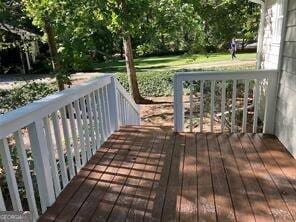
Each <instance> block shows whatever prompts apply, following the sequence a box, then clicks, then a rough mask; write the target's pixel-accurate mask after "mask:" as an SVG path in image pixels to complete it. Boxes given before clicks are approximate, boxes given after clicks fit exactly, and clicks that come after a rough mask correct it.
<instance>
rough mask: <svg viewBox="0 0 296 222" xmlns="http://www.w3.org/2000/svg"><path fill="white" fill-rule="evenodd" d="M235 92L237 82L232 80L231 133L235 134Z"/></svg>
mask: <svg viewBox="0 0 296 222" xmlns="http://www.w3.org/2000/svg"><path fill="white" fill-rule="evenodd" d="M236 91H237V81H236V80H233V86H232V108H231V132H232V133H234V132H235V130H236V129H235V114H236Z"/></svg>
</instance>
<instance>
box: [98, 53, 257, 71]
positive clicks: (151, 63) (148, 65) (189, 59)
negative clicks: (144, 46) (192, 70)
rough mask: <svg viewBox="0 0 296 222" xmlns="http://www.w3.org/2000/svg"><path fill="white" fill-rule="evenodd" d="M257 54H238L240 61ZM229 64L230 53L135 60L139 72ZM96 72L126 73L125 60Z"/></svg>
mask: <svg viewBox="0 0 296 222" xmlns="http://www.w3.org/2000/svg"><path fill="white" fill-rule="evenodd" d="M255 59H256V53H241V54H238V60H239V61H254V60H255ZM221 61H225V62H229V61H231V58H230V55H229V54H228V53H213V54H207V55H203V54H195V55H179V56H158V57H143V58H137V59H135V65H136V68H137V71H140V72H145V71H170V70H177V69H182V68H183V67H186V65H191V64H192V65H194V64H196V65H198V64H203V63H212V62H221ZM95 70H96V71H100V72H106V71H108V72H124V71H125V62H124V60H117V61H111V62H104V63H98V64H95Z"/></svg>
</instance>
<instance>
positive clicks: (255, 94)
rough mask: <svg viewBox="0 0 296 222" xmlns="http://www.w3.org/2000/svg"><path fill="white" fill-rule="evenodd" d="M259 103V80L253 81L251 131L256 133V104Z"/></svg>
mask: <svg viewBox="0 0 296 222" xmlns="http://www.w3.org/2000/svg"><path fill="white" fill-rule="evenodd" d="M258 103H259V80H258V79H256V82H255V93H254V117H253V133H257V126H258V105H259V104H258Z"/></svg>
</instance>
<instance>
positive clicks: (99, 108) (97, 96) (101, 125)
mask: <svg viewBox="0 0 296 222" xmlns="http://www.w3.org/2000/svg"><path fill="white" fill-rule="evenodd" d="M95 100H96V101H97V111H98V115H99V116H98V118H99V119H98V121H99V128H100V132H101V143H103V142H104V141H105V140H106V139H107V136H106V130H105V129H106V128H105V123H104V120H103V119H104V117H103V112H102V105H101V104H102V103H101V99H100V94H99V90H96V91H95Z"/></svg>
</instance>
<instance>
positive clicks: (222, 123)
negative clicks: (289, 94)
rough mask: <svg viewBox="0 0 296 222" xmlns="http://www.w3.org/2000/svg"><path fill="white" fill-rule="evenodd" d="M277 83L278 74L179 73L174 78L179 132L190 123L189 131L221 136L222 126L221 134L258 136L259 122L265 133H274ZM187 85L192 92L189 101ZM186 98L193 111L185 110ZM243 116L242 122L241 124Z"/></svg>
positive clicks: (270, 72) (254, 72) (177, 128)
mask: <svg viewBox="0 0 296 222" xmlns="http://www.w3.org/2000/svg"><path fill="white" fill-rule="evenodd" d="M276 80H277V71H275V70H264V71H262V70H260V71H259V70H258V71H236V72H183V73H177V74H176V75H175V78H174V127H175V131H177V132H182V131H184V130H186V129H185V128H184V125H185V124H184V122H185V121H186V122H185V123H186V125H185V126H188V127H187V128H188V129H187V130H189V131H197V132H204V131H209V132H217V125H218V128H219V130H218V131H219V132H225V131H229V132H238V131H241V132H249V131H251V132H253V133H256V132H257V131H258V119H261V122H262V121H263V129H262V131H263V132H264V133H273V131H274V118H275V101H276ZM184 84H187V86H188V88H189V89H188V91H189V92H188V93H187V94H188V95H187V97H186V96H184V95H185V94H186V93H184V91H185V88H184ZM239 92H241V93H239ZM239 94H241V95H242V96H241V97H240V96H239ZM184 98H185V99H186V100H189V104H187V105H188V106H189V107H185V108H184V101H183V100H184ZM206 106H207V107H206ZM206 108H207V110H206ZM185 111H186V112H185ZM240 111H241V112H240ZM240 113H241V114H242V118H241V121H238V118H240V116H239V115H238V114H240ZM227 117H228V118H227ZM250 118H252V119H251V120H250ZM205 119H208V122H207V124H206V123H205ZM239 120H240V119H239ZM250 123H251V125H252V126H251V127H249V125H250ZM207 126H208V127H207Z"/></svg>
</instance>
